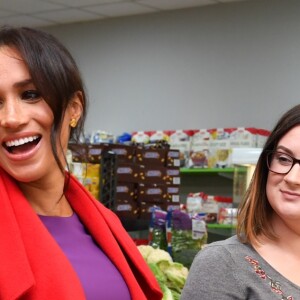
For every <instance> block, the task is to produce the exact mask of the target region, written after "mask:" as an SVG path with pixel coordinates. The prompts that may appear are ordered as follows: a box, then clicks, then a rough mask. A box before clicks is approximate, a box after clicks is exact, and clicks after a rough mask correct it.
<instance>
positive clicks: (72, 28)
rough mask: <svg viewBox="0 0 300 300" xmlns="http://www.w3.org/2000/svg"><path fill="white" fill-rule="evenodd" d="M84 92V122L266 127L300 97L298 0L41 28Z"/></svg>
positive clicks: (130, 127)
mask: <svg viewBox="0 0 300 300" xmlns="http://www.w3.org/2000/svg"><path fill="white" fill-rule="evenodd" d="M44 29H45V30H47V31H49V32H51V33H53V34H54V35H56V36H57V37H58V38H60V39H61V40H62V42H63V43H64V44H65V45H66V46H67V47H68V48H69V49H70V50H71V52H72V53H73V55H74V57H75V59H76V60H77V61H78V64H79V66H80V68H81V70H82V74H83V77H84V79H85V82H86V86H87V89H88V92H89V99H90V108H89V114H88V120H87V125H86V128H87V131H88V132H90V131H92V130H95V129H102V130H108V131H110V132H113V133H115V134H120V133H122V132H124V131H127V132H131V131H134V130H157V129H195V128H211V127H232V126H256V127H263V128H269V129H270V128H272V126H273V125H274V123H275V121H276V120H277V119H278V117H279V116H280V115H281V113H282V112H284V111H285V110H287V109H288V108H290V107H291V106H293V105H294V104H297V103H300V101H299V100H300V1H298V0H257V1H250V2H247V1H246V2H238V3H230V4H225V5H212V6H206V7H199V8H193V9H186V10H177V11H171V12H164V13H158V14H147V15H142V16H131V17H123V18H115V19H108V20H102V21H98V22H91V23H83V24H73V25H65V26H60V27H49V28H44Z"/></svg>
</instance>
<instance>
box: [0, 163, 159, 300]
mask: <svg viewBox="0 0 300 300" xmlns="http://www.w3.org/2000/svg"><path fill="white" fill-rule="evenodd" d="M66 197H67V199H68V200H69V202H70V204H71V206H72V207H73V209H74V211H75V212H76V213H77V214H78V215H79V217H80V219H81V220H82V222H83V223H84V225H85V226H86V228H87V229H88V230H89V232H90V233H91V235H92V236H93V237H94V239H95V240H96V241H97V243H98V244H99V245H100V246H101V248H102V249H103V251H104V252H105V253H106V254H107V255H108V256H109V258H110V259H111V260H112V261H113V263H114V264H115V265H116V266H117V268H118V269H119V271H120V273H121V274H122V275H123V278H124V280H125V281H126V283H127V286H128V288H129V291H130V293H131V297H132V299H134V300H142V299H151V300H159V299H161V298H162V294H161V291H160V289H159V286H158V284H157V281H156V280H155V278H154V276H153V274H152V273H151V271H150V269H149V268H148V266H147V265H146V263H145V261H144V260H143V258H142V256H141V255H140V253H139V251H138V250H137V248H136V246H135V245H134V243H133V241H132V239H131V238H130V236H129V235H128V234H127V232H126V231H125V230H124V228H123V227H122V226H121V224H120V221H119V219H118V218H117V217H116V216H115V215H114V214H113V213H112V212H111V211H110V210H108V209H107V208H105V207H104V206H103V205H101V204H100V203H99V202H98V201H96V200H94V199H93V198H92V196H91V195H90V194H89V193H88V192H87V191H86V190H85V189H84V188H83V186H82V185H81V184H80V183H79V182H78V181H77V180H76V179H74V178H73V177H70V182H69V188H68V191H67V193H66ZM0 199H1V200H0V201H1V202H0V203H1V209H0V222H1V225H0V241H1V242H0V257H1V267H0V299H2V300H12V299H17V298H18V297H20V296H21V295H28V298H26V299H38V300H46V299H47V300H48V299H73V300H83V299H85V297H84V292H83V290H82V287H81V284H80V282H79V279H78V277H77V275H76V274H75V272H74V270H73V268H72V266H71V265H70V263H69V261H68V260H67V259H66V257H65V255H64V254H63V252H62V251H61V249H60V248H59V246H58V245H57V244H56V242H55V240H54V239H53V238H52V236H51V235H50V234H49V232H48V231H47V229H46V228H45V227H44V226H43V224H42V222H41V221H40V219H39V217H38V216H37V214H36V213H35V212H34V211H33V209H32V208H31V206H30V205H29V203H28V201H27V200H26V199H25V198H24V196H23V194H22V193H21V191H20V190H19V188H18V187H17V185H16V183H15V182H14V181H13V180H12V179H11V178H10V177H9V176H8V175H7V174H6V173H5V172H4V171H3V170H1V169H0ZM70 286H71V287H72V288H71V289H70V288H69V287H70Z"/></svg>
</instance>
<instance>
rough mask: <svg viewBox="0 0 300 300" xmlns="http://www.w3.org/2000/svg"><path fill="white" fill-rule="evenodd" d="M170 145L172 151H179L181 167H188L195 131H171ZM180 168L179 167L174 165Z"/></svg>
mask: <svg viewBox="0 0 300 300" xmlns="http://www.w3.org/2000/svg"><path fill="white" fill-rule="evenodd" d="M169 134H170V136H169V144H170V147H171V149H177V150H178V151H179V166H180V167H182V168H184V167H188V160H189V154H190V151H191V140H192V137H193V134H194V131H193V130H173V131H170V133H169ZM174 166H178V165H174Z"/></svg>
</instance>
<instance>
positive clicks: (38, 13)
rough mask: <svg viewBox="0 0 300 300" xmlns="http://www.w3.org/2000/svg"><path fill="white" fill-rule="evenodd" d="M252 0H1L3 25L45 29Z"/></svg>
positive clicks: (0, 8)
mask: <svg viewBox="0 0 300 300" xmlns="http://www.w3.org/2000/svg"><path fill="white" fill-rule="evenodd" d="M237 1H250V0H0V25H13V26H32V27H42V26H51V25H60V24H67V23H76V22H86V21H94V20H99V19H104V18H112V17H119V16H129V15H137V14H145V13H152V12H159V11H166V10H173V9H182V8H189V7H197V6H205V5H212V4H214V5H221V4H223V5H224V4H226V3H229V2H237Z"/></svg>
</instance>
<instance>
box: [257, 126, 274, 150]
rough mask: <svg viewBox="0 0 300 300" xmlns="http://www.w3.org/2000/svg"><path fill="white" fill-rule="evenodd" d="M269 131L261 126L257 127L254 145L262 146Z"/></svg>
mask: <svg viewBox="0 0 300 300" xmlns="http://www.w3.org/2000/svg"><path fill="white" fill-rule="evenodd" d="M270 133H271V132H270V131H269V130H266V129H262V128H258V129H257V140H256V147H257V148H263V147H264V145H265V142H266V140H267V138H268V137H269V135H270Z"/></svg>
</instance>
